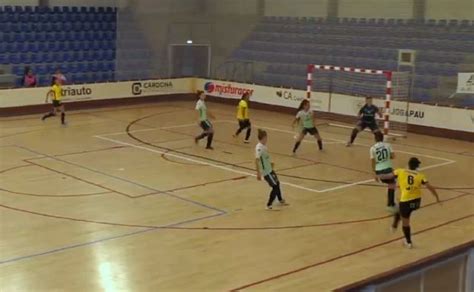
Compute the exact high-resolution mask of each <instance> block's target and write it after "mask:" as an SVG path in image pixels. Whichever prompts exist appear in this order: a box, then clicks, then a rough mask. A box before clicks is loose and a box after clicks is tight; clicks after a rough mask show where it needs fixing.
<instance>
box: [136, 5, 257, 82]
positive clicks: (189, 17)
mask: <svg viewBox="0 0 474 292" xmlns="http://www.w3.org/2000/svg"><path fill="white" fill-rule="evenodd" d="M129 10H130V11H132V12H133V15H134V19H135V21H136V22H137V23H138V25H139V28H140V29H141V30H142V31H143V32H144V35H145V38H146V40H147V43H148V45H149V46H150V47H151V48H152V49H153V51H154V52H155V53H156V58H157V64H156V66H158V67H160V68H157V70H158V71H159V72H160V74H161V75H163V74H164V73H166V72H167V69H165V68H164V67H166V66H167V49H168V44H182V43H185V42H186V40H188V39H192V40H193V42H194V43H195V44H198V43H199V44H210V45H211V47H212V56H213V59H212V66H211V67H212V68H213V69H215V68H217V67H219V66H220V65H221V63H222V62H223V61H224V60H225V59H226V58H227V57H228V56H229V54H230V53H231V52H232V50H233V49H234V48H235V47H237V46H238V45H239V44H240V42H241V41H242V40H243V39H244V38H245V37H246V36H247V35H248V33H249V32H250V31H251V30H252V29H253V28H254V26H255V24H256V22H257V20H258V15H257V13H258V1H257V0H240V1H235V0H180V1H177V0H140V1H132V2H129Z"/></svg>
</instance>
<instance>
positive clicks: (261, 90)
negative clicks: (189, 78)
mask: <svg viewBox="0 0 474 292" xmlns="http://www.w3.org/2000/svg"><path fill="white" fill-rule="evenodd" d="M196 89H197V90H203V91H204V92H205V93H206V94H208V95H210V96H216V97H223V98H231V99H240V98H241V97H242V94H243V93H245V92H249V93H251V98H250V101H251V102H252V101H255V102H259V103H264V104H270V105H278V106H284V107H289V108H297V107H298V106H299V105H300V103H301V101H302V100H303V99H305V98H306V91H304V90H296V89H286V88H277V87H269V86H261V85H252V84H246V83H236V82H228V81H218V80H206V79H198V80H197V81H196ZM328 104H329V97H328V95H327V94H318V93H313V94H312V97H311V106H312V108H313V110H316V111H324V112H327V111H328Z"/></svg>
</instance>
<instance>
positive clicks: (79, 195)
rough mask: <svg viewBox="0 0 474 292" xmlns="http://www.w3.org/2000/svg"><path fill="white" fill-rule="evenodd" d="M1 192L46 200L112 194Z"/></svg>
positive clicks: (2, 189) (0, 189)
mask: <svg viewBox="0 0 474 292" xmlns="http://www.w3.org/2000/svg"><path fill="white" fill-rule="evenodd" d="M0 191H4V192H7V193H11V194H15V195H21V196H30V197H45V198H74V197H91V196H99V195H105V194H110V193H111V192H98V193H90V194H74V195H42V194H33V193H25V192H17V191H11V190H7V189H4V188H0Z"/></svg>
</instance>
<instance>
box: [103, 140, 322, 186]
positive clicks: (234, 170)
mask: <svg viewBox="0 0 474 292" xmlns="http://www.w3.org/2000/svg"><path fill="white" fill-rule="evenodd" d="M94 137H96V138H99V139H102V140H106V141H109V142H113V143H116V144H120V145H125V146H130V147H133V148H137V149H142V150H146V151H150V152H154V153H158V154H166V155H167V156H171V157H175V158H178V159H181V160H186V161H191V162H194V163H199V164H203V165H207V166H211V167H214V168H219V169H223V170H227V171H230V172H234V173H238V174H245V175H248V176H253V177H256V175H255V174H253V173H250V172H245V171H240V170H236V169H233V168H230V167H225V166H222V165H218V164H213V163H210V162H205V161H201V160H197V159H193V158H189V157H186V156H182V155H177V154H173V153H169V152H164V151H159V150H156V149H151V148H148V147H144V146H139V145H135V144H131V143H126V142H122V141H119V140H114V139H110V138H106V137H102V136H100V135H96V136H94ZM280 183H281V184H282V185H287V186H290V187H294V188H297V189H301V190H306V191H310V192H314V193H320V191H319V190H316V189H311V188H306V187H303V186H300V185H296V184H292V183H289V182H283V181H280Z"/></svg>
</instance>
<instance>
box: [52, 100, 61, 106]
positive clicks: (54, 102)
mask: <svg viewBox="0 0 474 292" xmlns="http://www.w3.org/2000/svg"><path fill="white" fill-rule="evenodd" d="M62 105H63V104H62V103H61V101H60V100H56V99H53V107H60V106H62Z"/></svg>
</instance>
